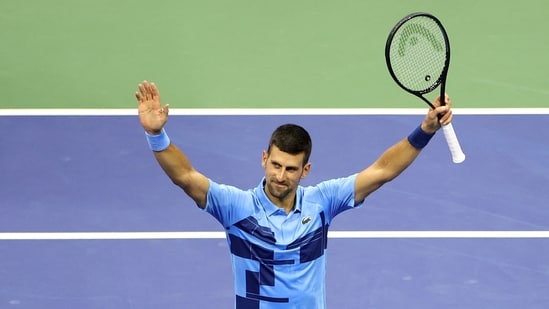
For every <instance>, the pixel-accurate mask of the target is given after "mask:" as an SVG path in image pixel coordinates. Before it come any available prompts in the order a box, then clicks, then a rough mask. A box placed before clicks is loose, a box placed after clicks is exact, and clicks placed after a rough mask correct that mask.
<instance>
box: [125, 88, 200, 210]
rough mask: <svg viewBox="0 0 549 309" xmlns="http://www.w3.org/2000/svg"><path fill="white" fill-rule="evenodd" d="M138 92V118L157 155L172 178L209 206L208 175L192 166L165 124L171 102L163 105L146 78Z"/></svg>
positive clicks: (195, 198)
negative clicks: (171, 140)
mask: <svg viewBox="0 0 549 309" xmlns="http://www.w3.org/2000/svg"><path fill="white" fill-rule="evenodd" d="M138 88H139V91H137V92H136V93H135V97H136V98H137V102H138V112H139V121H140V122H141V125H142V126H143V129H145V132H146V134H147V138H148V141H149V145H150V146H151V149H152V150H153V153H154V156H155V158H156V160H157V161H158V163H159V164H160V166H161V167H162V169H163V170H164V172H165V173H166V175H168V177H170V179H171V180H172V182H173V183H174V184H176V185H178V186H179V187H181V188H182V189H183V190H184V191H185V192H186V193H187V195H189V196H190V197H191V198H192V199H193V200H194V201H195V202H196V203H197V204H198V206H200V207H201V208H204V207H206V194H207V192H208V189H209V181H208V179H207V178H206V177H205V176H204V175H202V174H201V173H199V172H198V171H197V170H195V169H194V168H193V166H192V165H191V162H190V161H189V159H188V158H187V156H186V155H185V154H184V153H183V152H182V151H181V150H179V148H177V146H175V145H174V144H173V143H171V142H170V140H169V138H168V136H167V135H166V132H165V131H164V125H165V124H166V122H167V121H168V113H169V110H170V109H169V105H168V104H166V105H165V106H162V104H161V103H160V92H159V91H158V88H157V87H156V85H155V84H154V83H149V82H147V81H143V82H142V83H141V84H139V85H138Z"/></svg>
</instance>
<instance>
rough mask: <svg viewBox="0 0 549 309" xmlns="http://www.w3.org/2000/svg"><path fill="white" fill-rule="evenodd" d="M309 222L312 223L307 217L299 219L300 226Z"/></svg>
mask: <svg viewBox="0 0 549 309" xmlns="http://www.w3.org/2000/svg"><path fill="white" fill-rule="evenodd" d="M311 221H313V219H311V217H309V216H307V217H305V218H303V219H301V224H303V225H305V224H307V223H309V222H311Z"/></svg>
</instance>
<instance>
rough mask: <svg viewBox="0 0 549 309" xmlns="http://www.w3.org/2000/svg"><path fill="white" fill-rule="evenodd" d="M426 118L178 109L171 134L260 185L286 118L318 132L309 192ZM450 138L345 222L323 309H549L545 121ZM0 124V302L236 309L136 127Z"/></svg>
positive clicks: (364, 162)
mask: <svg viewBox="0 0 549 309" xmlns="http://www.w3.org/2000/svg"><path fill="white" fill-rule="evenodd" d="M422 118H423V116H422V115H189V116H181V115H174V116H172V117H171V118H170V121H169V123H168V125H167V127H166V129H167V131H168V134H169V135H170V137H171V139H172V141H173V142H175V143H176V144H177V145H179V146H180V148H182V149H183V150H184V151H185V152H186V153H187V155H188V156H189V157H190V159H191V161H192V162H193V164H194V166H195V167H196V168H197V169H199V170H200V171H201V172H203V173H204V174H205V175H207V176H209V177H211V178H212V179H214V180H216V181H217V182H221V183H227V184H232V185H235V186H238V187H241V188H252V187H255V186H256V185H257V184H258V182H259V181H260V179H261V177H262V176H263V170H262V168H261V164H260V162H261V161H260V159H261V151H262V150H264V149H265V148H266V146H267V141H268V138H269V136H270V133H271V132H272V130H273V129H274V128H276V127H277V126H278V125H280V124H282V123H287V122H293V123H298V124H300V125H303V126H304V127H305V128H307V129H308V130H309V131H310V133H311V136H312V138H313V145H314V146H313V154H312V157H311V162H312V164H313V167H312V171H311V174H310V175H309V177H308V178H307V179H305V180H304V181H303V184H304V185H311V184H315V183H317V182H319V181H321V180H325V179H328V178H334V177H340V176H346V175H349V174H351V173H355V172H358V171H360V170H361V169H362V168H365V167H367V166H368V165H369V164H370V163H372V162H373V161H374V160H375V159H376V158H377V156H378V155H379V154H380V153H381V152H382V151H383V150H384V149H386V148H387V147H389V146H390V145H392V144H393V143H395V142H397V141H398V140H400V139H401V138H404V137H405V136H406V135H407V134H408V133H409V132H411V131H412V130H413V129H414V128H415V127H416V126H417V125H418V124H419V123H420V122H421V120H422ZM454 127H455V129H456V132H457V133H458V136H459V137H460V140H461V143H462V146H463V148H464V151H465V152H466V154H467V159H466V161H465V162H464V163H462V164H459V165H456V164H453V163H452V162H451V158H450V154H449V151H448V149H447V146H446V144H445V141H444V138H443V135H442V132H439V133H437V135H436V136H435V138H434V139H433V140H432V142H431V143H430V145H429V146H428V147H427V148H426V149H425V150H424V151H423V153H422V154H421V155H420V157H419V158H418V159H417V160H416V162H415V163H414V164H413V165H412V166H411V167H410V168H409V169H408V170H406V171H405V172H404V173H403V174H402V175H401V176H400V177H399V178H397V179H396V180H394V181H393V182H391V183H388V184H386V185H385V186H384V187H383V188H381V189H380V190H379V191H378V192H376V193H374V194H373V195H372V196H371V197H369V198H368V200H367V202H366V204H365V206H364V207H362V208H361V209H357V210H353V211H348V212H346V213H343V214H342V215H340V216H339V217H337V218H336V219H335V221H334V222H333V224H332V227H331V230H332V231H333V232H343V233H341V234H337V233H335V234H331V235H339V236H338V237H331V238H330V240H329V245H328V248H329V249H328V279H327V282H328V284H327V290H328V293H327V295H328V296H327V297H328V305H329V307H330V308H382V309H387V308H388V309H392V308H437V309H439V308H459V309H462V308H482V309H488V308H494V309H515V308H524V309H526V308H540V309H541V308H549V293H548V291H549V239H548V236H547V235H548V234H547V231H548V230H549V204H548V201H549V185H548V184H549V163H548V162H549V113H544V114H539V115H533V114H530V115H528V114H526V115H519V114H494V115H492V114H480V115H479V114H477V115H472V114H462V115H460V114H458V115H456V117H455V120H454ZM0 131H1V132H2V134H1V135H0V145H1V146H0V203H1V207H0V261H1V263H0V308H40V309H73V308H79V309H86V308H117V309H123V308H132V309H135V308H163V309H165V308H232V306H233V300H234V293H233V286H232V274H231V269H230V267H231V266H230V261H229V252H228V249H227V244H226V241H225V240H224V239H223V238H221V237H219V235H220V233H222V227H221V226H219V225H218V223H217V222H216V221H215V220H214V219H213V218H211V217H210V216H209V215H208V214H206V213H204V212H202V211H201V210H199V209H198V208H197V207H195V206H194V205H193V203H192V201H191V200H190V199H189V198H187V197H186V196H185V195H184V193H183V192H182V191H181V190H179V189H178V188H177V187H175V186H174V185H173V184H172V183H171V182H170V181H169V179H168V178H167V177H166V176H165V175H164V174H163V172H162V171H161V169H160V168H159V167H158V166H157V163H156V161H155V160H154V158H153V156H152V154H151V152H150V151H149V150H148V147H147V144H146V141H145V137H144V133H143V130H142V128H141V127H140V124H139V121H138V119H137V117H136V116H129V115H128V116H120V115H119V116H0ZM387 231H389V232H391V233H394V234H389V235H393V236H389V237H376V236H372V235H378V234H375V233H373V232H387ZM417 231H421V233H422V234H414V232H417ZM202 232H214V233H209V234H208V233H202ZM347 232H350V233H347ZM354 232H356V233H354ZM155 233H156V234H155ZM353 233H354V234H353ZM368 233H370V234H368ZM178 235H179V236H181V237H178ZM369 235H370V236H369ZM382 235H387V234H382ZM414 235H415V236H414Z"/></svg>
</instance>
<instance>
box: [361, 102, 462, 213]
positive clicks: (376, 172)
mask: <svg viewBox="0 0 549 309" xmlns="http://www.w3.org/2000/svg"><path fill="white" fill-rule="evenodd" d="M433 105H434V106H436V109H434V110H433V109H430V110H429V112H428V113H427V115H426V116H425V118H424V119H423V122H422V123H421V127H420V128H421V129H420V128H418V129H416V131H414V132H413V133H412V134H410V136H409V137H408V138H404V139H402V140H401V141H399V142H398V143H396V144H394V145H393V146H391V147H389V148H388V149H387V150H386V151H385V152H384V153H383V154H382V155H381V156H380V157H379V158H378V159H377V160H376V161H375V162H374V163H373V164H372V165H370V166H369V167H368V168H366V169H364V170H363V171H361V172H360V173H359V174H358V175H357V178H356V182H355V203H359V202H362V201H363V200H364V199H365V198H366V197H367V196H368V195H370V193H372V192H374V191H375V190H377V189H379V188H380V187H381V186H382V185H383V184H385V183H386V182H389V181H391V180H393V179H394V178H395V177H397V176H398V175H400V173H402V171H404V170H405V169H406V168H407V167H408V166H409V165H410V164H411V163H412V162H413V161H414V160H415V159H416V157H417V156H418V155H419V153H420V152H421V149H422V148H423V147H424V146H425V145H426V144H427V142H428V141H429V139H430V137H431V136H432V135H433V134H435V132H436V131H437V130H438V129H440V127H441V125H446V124H448V123H450V122H451V121H452V111H451V104H450V98H449V97H448V96H446V105H444V106H440V98H437V99H436V100H435V101H434V102H433ZM439 115H440V119H439ZM412 143H413V144H414V145H412Z"/></svg>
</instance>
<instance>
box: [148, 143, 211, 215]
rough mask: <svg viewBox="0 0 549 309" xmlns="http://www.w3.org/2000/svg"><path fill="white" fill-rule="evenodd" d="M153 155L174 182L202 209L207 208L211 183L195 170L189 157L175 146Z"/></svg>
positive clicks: (155, 152) (172, 145) (171, 145)
mask: <svg viewBox="0 0 549 309" xmlns="http://www.w3.org/2000/svg"><path fill="white" fill-rule="evenodd" d="M153 153H154V156H155V158H156V160H157V161H158V163H159V164H160V166H161V167H162V169H163V170H164V172H165V173H166V175H168V177H170V179H171V180H172V182H173V183H174V184H176V185H177V186H179V187H180V188H181V189H183V190H184V191H185V193H187V195H188V196H190V197H191V198H192V199H193V200H194V201H195V202H196V204H197V205H198V206H199V207H200V208H204V207H206V195H207V194H208V189H209V187H210V181H209V180H208V178H206V176H204V175H202V174H201V173H200V172H198V171H197V170H195V169H194V168H193V166H192V165H191V163H190V161H189V159H188V158H187V156H186V155H185V154H184V153H183V152H182V151H181V150H179V148H178V147H177V146H176V145H174V144H170V146H168V148H166V149H165V150H163V151H154V152H153Z"/></svg>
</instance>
